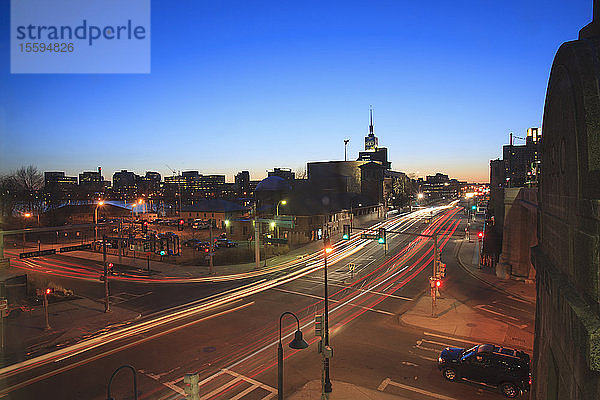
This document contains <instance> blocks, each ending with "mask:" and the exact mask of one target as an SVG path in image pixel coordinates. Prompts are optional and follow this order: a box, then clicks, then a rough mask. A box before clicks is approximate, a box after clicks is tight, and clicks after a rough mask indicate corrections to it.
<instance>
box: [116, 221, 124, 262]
mask: <svg viewBox="0 0 600 400" xmlns="http://www.w3.org/2000/svg"><path fill="white" fill-rule="evenodd" d="M122 223H123V218H121V219H119V243H118V244H117V247H118V250H117V251H118V252H119V264H120V263H121V262H122V257H121V253H123V245H122V244H121V229H122Z"/></svg>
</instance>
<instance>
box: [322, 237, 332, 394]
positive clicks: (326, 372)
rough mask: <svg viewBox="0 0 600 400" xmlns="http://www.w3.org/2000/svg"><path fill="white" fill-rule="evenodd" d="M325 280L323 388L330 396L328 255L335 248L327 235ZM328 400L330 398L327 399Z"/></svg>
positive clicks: (324, 256) (324, 260)
mask: <svg viewBox="0 0 600 400" xmlns="http://www.w3.org/2000/svg"><path fill="white" fill-rule="evenodd" d="M323 250H324V251H323V280H324V286H325V293H324V296H323V297H324V299H325V300H324V302H325V313H324V314H325V316H324V328H325V329H324V333H325V334H324V338H323V341H324V343H323V346H321V351H322V354H323V386H322V394H323V396H328V393H331V380H330V379H329V354H327V353H326V351H327V350H326V349H328V348H329V296H328V290H327V254H328V253H331V252H332V251H333V247H331V242H330V240H329V236H328V235H326V236H324V237H323ZM327 398H328V397H327Z"/></svg>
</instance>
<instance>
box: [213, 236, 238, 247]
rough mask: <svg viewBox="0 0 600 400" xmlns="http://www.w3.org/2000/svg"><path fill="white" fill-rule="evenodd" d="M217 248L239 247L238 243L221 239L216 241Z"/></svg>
mask: <svg viewBox="0 0 600 400" xmlns="http://www.w3.org/2000/svg"><path fill="white" fill-rule="evenodd" d="M215 247H216V248H219V247H237V243H236V242H232V241H231V240H229V239H224V238H219V239H216V240H215Z"/></svg>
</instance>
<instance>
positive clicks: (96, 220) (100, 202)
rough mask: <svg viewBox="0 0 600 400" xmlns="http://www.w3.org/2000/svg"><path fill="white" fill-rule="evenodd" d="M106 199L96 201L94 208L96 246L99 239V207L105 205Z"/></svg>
mask: <svg viewBox="0 0 600 400" xmlns="http://www.w3.org/2000/svg"><path fill="white" fill-rule="evenodd" d="M103 205H104V201H102V200H100V201H99V202H98V203H96V209H95V210H94V228H95V229H94V247H95V246H96V244H95V243H96V242H97V241H98V207H100V206H103Z"/></svg>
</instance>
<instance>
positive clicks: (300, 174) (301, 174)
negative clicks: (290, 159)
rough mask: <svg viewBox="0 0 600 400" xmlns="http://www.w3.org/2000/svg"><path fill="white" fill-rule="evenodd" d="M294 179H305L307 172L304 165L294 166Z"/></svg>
mask: <svg viewBox="0 0 600 400" xmlns="http://www.w3.org/2000/svg"><path fill="white" fill-rule="evenodd" d="M295 172H296V179H307V178H308V174H307V173H306V167H298V168H296V171H295Z"/></svg>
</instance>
